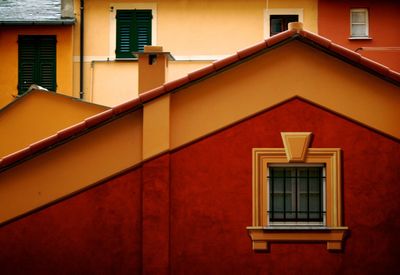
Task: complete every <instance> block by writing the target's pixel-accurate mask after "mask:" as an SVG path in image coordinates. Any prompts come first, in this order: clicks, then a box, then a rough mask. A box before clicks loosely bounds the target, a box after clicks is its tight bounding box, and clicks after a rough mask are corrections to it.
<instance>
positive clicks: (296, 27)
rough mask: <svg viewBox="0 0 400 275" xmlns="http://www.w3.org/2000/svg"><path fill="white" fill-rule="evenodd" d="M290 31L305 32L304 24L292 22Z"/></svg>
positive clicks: (289, 25)
mask: <svg viewBox="0 0 400 275" xmlns="http://www.w3.org/2000/svg"><path fill="white" fill-rule="evenodd" d="M288 29H289V30H295V31H296V32H299V31H301V30H303V23H302V22H291V23H289V24H288Z"/></svg>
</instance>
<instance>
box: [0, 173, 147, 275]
mask: <svg viewBox="0 0 400 275" xmlns="http://www.w3.org/2000/svg"><path fill="white" fill-rule="evenodd" d="M140 182H141V171H140V170H137V171H132V172H130V173H127V174H125V175H122V176H120V177H118V178H116V179H113V180H111V181H109V182H108V183H107V184H103V185H101V186H98V187H95V188H93V189H91V190H88V191H86V192H83V193H81V194H79V195H77V196H75V197H73V198H70V199H68V200H66V201H63V202H60V203H58V204H55V205H53V206H51V207H49V208H47V209H44V210H43V211H40V212H37V213H35V214H33V215H30V216H28V217H26V218H23V219H21V220H19V221H16V222H14V223H11V224H8V225H6V226H3V227H0V274H13V275H14V274H138V273H140V272H141V261H142V260H141V213H140V211H141V185H140ZM55 184H56V183H55Z"/></svg>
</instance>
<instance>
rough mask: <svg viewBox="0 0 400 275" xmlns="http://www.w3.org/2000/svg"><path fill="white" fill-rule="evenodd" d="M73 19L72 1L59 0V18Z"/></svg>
mask: <svg viewBox="0 0 400 275" xmlns="http://www.w3.org/2000/svg"><path fill="white" fill-rule="evenodd" d="M74 17H75V15H74V0H61V18H74Z"/></svg>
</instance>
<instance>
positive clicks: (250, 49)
mask: <svg viewBox="0 0 400 275" xmlns="http://www.w3.org/2000/svg"><path fill="white" fill-rule="evenodd" d="M266 47H267V43H266V42H265V41H261V42H260V43H257V44H255V45H253V46H250V47H248V48H246V49H243V50H240V51H238V52H237V54H238V56H239V58H240V59H243V58H246V57H248V56H250V55H252V54H255V53H257V52H259V51H261V50H263V49H265V48H266Z"/></svg>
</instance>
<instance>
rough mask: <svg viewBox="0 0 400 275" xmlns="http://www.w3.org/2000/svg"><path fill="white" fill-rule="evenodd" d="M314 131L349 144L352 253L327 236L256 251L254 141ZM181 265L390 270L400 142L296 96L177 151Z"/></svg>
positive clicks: (222, 269) (175, 204) (257, 270)
mask: <svg viewBox="0 0 400 275" xmlns="http://www.w3.org/2000/svg"><path fill="white" fill-rule="evenodd" d="M282 131H311V132H313V135H314V138H313V143H312V147H316V148H318V147H334V148H335V147H336V148H342V149H343V172H344V181H343V184H344V217H345V225H347V226H349V228H350V230H351V235H350V237H349V239H348V240H347V242H346V249H345V251H344V253H331V252H328V251H327V249H326V244H272V245H271V252H270V253H254V252H253V251H252V250H251V243H250V239H249V237H248V236H247V232H246V226H249V225H251V222H252V217H251V212H252V211H251V207H252V190H251V172H252V167H251V166H252V164H251V163H252V160H251V150H252V148H254V147H261V148H262V147H264V148H268V147H272V148H274V147H278V148H281V147H283V145H282V140H281V136H280V132H282ZM171 167H173V169H172V174H171V182H172V186H171V204H172V209H171V211H172V213H171V215H172V218H171V221H172V224H171V238H172V239H171V261H172V262H171V264H172V271H173V272H172V273H173V274H342V273H345V274H384V273H385V274H389V273H395V272H396V270H398V255H400V247H399V245H400V237H399V234H398V232H399V229H400V219H399V218H398V216H399V214H400V203H399V201H400V200H399V199H398V198H399V196H400V185H398V184H396V183H397V182H398V178H399V176H400V173H399V167H400V145H399V143H398V142H395V141H393V140H390V139H388V138H386V137H383V136H381V135H379V134H377V133H375V132H372V131H370V130H368V129H366V128H363V127H360V126H358V125H356V124H354V123H352V122H349V121H347V120H344V119H342V118H339V117H337V116H336V115H333V114H331V113H329V112H326V111H323V110H321V109H319V108H316V107H314V106H311V105H309V104H308V103H304V102H302V101H300V100H294V101H291V102H289V103H287V104H285V105H282V106H280V107H277V108H275V109H273V110H271V111H269V112H265V113H264V114H261V115H259V116H257V117H255V118H252V119H249V120H247V121H245V122H243V123H241V124H238V125H236V126H234V127H232V128H230V129H227V130H225V131H223V132H220V133H218V134H216V135H213V136H211V137H209V138H206V139H204V140H202V141H200V142H198V143H196V144H193V145H191V146H188V147H186V148H184V149H182V150H180V151H178V152H176V153H174V154H172V156H171Z"/></svg>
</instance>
